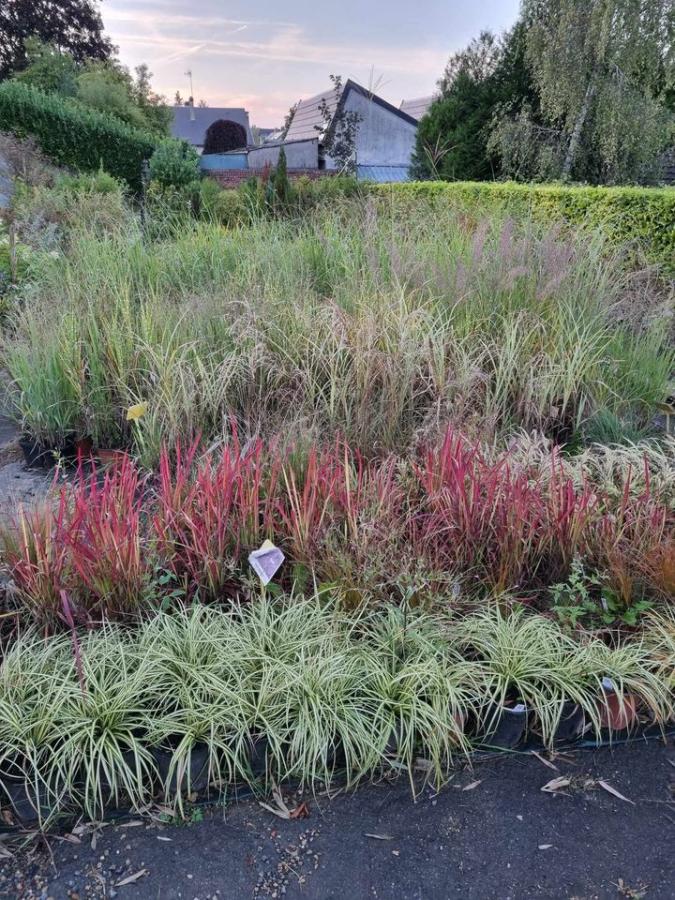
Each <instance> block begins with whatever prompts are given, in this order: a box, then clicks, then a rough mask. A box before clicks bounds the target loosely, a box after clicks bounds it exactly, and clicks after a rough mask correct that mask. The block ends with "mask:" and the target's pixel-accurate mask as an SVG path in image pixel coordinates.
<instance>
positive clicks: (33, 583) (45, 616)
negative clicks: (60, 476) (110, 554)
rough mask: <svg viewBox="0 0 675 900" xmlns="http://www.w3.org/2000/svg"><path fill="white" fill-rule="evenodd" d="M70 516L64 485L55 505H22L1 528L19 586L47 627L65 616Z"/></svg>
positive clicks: (8, 561) (25, 600) (6, 554)
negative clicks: (64, 598) (64, 596)
mask: <svg viewBox="0 0 675 900" xmlns="http://www.w3.org/2000/svg"><path fill="white" fill-rule="evenodd" d="M70 520H71V508H70V505H69V503H68V497H67V493H66V491H65V489H62V490H61V492H60V495H59V499H58V503H57V504H56V505H44V506H37V507H34V508H33V509H21V510H20V511H19V515H18V518H17V520H16V521H15V522H13V523H12V525H11V526H10V527H8V528H5V529H3V532H2V545H3V557H4V561H5V563H6V564H7V566H8V567H9V569H10V571H11V573H12V579H13V581H14V584H15V586H16V590H17V592H18V594H19V596H20V598H21V600H22V602H23V603H24V604H25V605H26V606H27V607H28V608H29V609H30V611H31V614H32V615H33V617H34V618H35V619H36V620H37V621H38V622H40V623H41V624H43V625H45V626H46V627H47V628H52V627H54V626H55V625H57V624H58V623H60V622H62V620H63V608H62V601H61V592H62V591H63V590H64V588H65V587H66V586H67V585H68V578H69V564H70V555H69V547H68V543H67V533H68V530H69V527H70Z"/></svg>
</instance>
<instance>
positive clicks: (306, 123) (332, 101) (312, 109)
mask: <svg viewBox="0 0 675 900" xmlns="http://www.w3.org/2000/svg"><path fill="white" fill-rule="evenodd" d="M350 91H356V92H357V93H359V94H361V95H362V96H363V97H366V98H368V99H369V100H370V101H371V102H372V103H376V104H377V105H378V106H381V107H383V108H384V109H387V110H389V112H391V113H393V114H394V115H396V116H398V117H399V118H401V119H404V120H405V121H406V122H409V123H410V124H411V125H417V119H414V118H413V117H412V116H411V115H409V114H408V113H407V112H405V110H402V109H398V108H397V107H395V106H393V105H392V104H391V103H387V101H386V100H383V99H382V97H378V96H377V94H373V92H372V91H369V90H367V89H366V88H364V87H361V85H360V84H357V83H356V82H355V81H352V80H351V78H349V79H347V81H345V83H344V85H343V86H342V92H341V93H340V96H339V97H336V94H335V90H334V89H333V88H332V87H331V88H330V89H329V90H327V91H324V92H323V93H321V94H315V95H314V96H313V97H309V98H308V99H307V100H301V101H300V102H299V103H298V106H297V109H296V111H295V115H294V116H293V121H292V122H291V127H290V128H289V129H288V134H287V135H286V140H287V141H297V140H307V139H308V138H315V137H317V135H321V134H322V133H323V132H324V131H325V128H326V122H325V120H324V118H323V116H322V115H321V109H320V107H321V105H322V101H324V100H325V102H326V106H327V107H328V110H329V111H330V114H331V117H332V116H334V115H335V111H336V109H337V107H338V105H342V104H344V103H345V102H346V99H347V96H348V95H349V93H350Z"/></svg>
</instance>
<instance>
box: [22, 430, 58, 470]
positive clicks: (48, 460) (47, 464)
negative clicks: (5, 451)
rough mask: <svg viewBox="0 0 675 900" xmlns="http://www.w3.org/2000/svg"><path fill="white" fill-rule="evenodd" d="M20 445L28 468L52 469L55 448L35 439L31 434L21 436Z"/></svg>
mask: <svg viewBox="0 0 675 900" xmlns="http://www.w3.org/2000/svg"><path fill="white" fill-rule="evenodd" d="M19 447H21V451H22V452H23V458H24V460H25V463H26V468H28V469H51V467H52V466H53V465H54V448H53V447H49V446H47V445H46V444H42V443H40V441H36V440H34V439H33V438H32V437H30V435H27V434H24V435H22V436H21V437H20V438H19Z"/></svg>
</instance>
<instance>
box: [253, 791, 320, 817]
mask: <svg viewBox="0 0 675 900" xmlns="http://www.w3.org/2000/svg"><path fill="white" fill-rule="evenodd" d="M272 797H273V799H274V802H275V803H276V807H274V806H270V804H269V803H263V802H262V801H259V802H260V806H262V808H263V809H266V810H267V811H268V812H271V813H272V814H273V815H275V816H278V817H279V818H280V819H287V820H288V819H306V818H307V817H308V816H309V806H308V804H307V801H304V802H303V803H301V804H300V805H299V806H296V807H295V809H289V808H288V806H286V803H285V802H284V798H283V797H282V795H281V791H280V790H279V788H278V787H277V786H276V784H275V785H274V787H273V788H272Z"/></svg>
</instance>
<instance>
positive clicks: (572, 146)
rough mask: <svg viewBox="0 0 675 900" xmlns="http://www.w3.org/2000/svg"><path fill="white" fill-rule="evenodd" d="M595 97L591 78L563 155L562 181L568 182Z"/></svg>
mask: <svg viewBox="0 0 675 900" xmlns="http://www.w3.org/2000/svg"><path fill="white" fill-rule="evenodd" d="M594 95H595V77H594V76H592V77H591V80H590V81H589V82H588V87H587V88H586V95H585V96H584V102H583V103H582V104H581V109H580V110H579V113H578V115H577V120H576V122H575V123H574V129H573V130H572V136H571V137H570V142H569V144H568V147H567V153H566V154H565V161H564V162H563V167H562V173H561V174H562V180H563V181H569V180H570V175H571V173H572V166H573V165H574V162H575V160H576V157H577V153H578V152H579V146H580V144H581V133H582V131H583V130H584V125H585V124H586V119H587V118H588V111H589V109H590V108H591V102H592V101H593V97H594Z"/></svg>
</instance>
